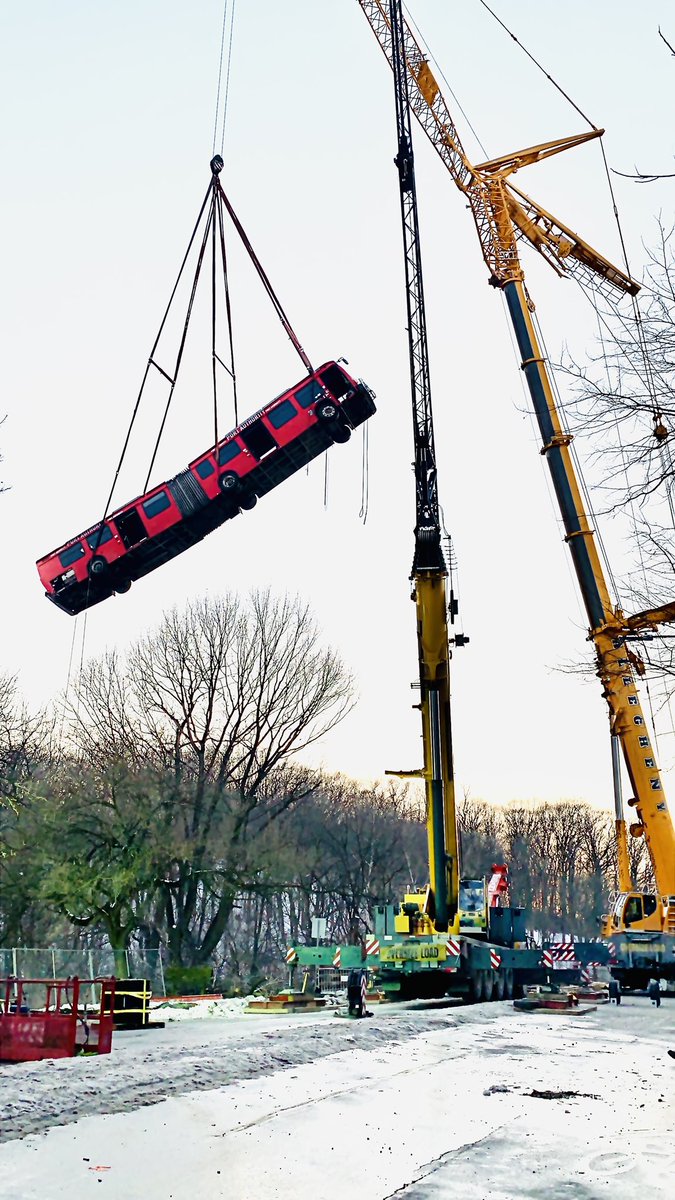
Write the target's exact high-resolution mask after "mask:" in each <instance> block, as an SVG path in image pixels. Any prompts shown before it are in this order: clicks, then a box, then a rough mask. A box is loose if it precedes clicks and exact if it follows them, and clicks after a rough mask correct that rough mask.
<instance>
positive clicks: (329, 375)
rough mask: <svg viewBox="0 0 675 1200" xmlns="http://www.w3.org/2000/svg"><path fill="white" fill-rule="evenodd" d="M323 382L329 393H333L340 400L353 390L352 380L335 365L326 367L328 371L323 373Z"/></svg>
mask: <svg viewBox="0 0 675 1200" xmlns="http://www.w3.org/2000/svg"><path fill="white" fill-rule="evenodd" d="M321 382H322V383H324V384H325V385H326V387H327V388H328V391H329V392H332V393H333V395H334V396H335V397H336V399H338V400H339V399H340V398H341V397H342V396H344V394H345V392H350V391H351V390H352V384H351V382H350V380H349V379H348V378H347V376H346V375H345V373H344V371H341V370H340V368H339V367H338V366H336V365H335V363H333V365H332V366H330V367H326V370H325V371H322V372H321Z"/></svg>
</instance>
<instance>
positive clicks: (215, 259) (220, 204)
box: [96, 154, 313, 549]
mask: <svg viewBox="0 0 675 1200" xmlns="http://www.w3.org/2000/svg"><path fill="white" fill-rule="evenodd" d="M223 165H224V164H223V159H222V158H221V156H220V155H219V154H216V155H214V157H213V158H212V159H211V181H210V183H209V187H208V190H207V192H206V195H205V197H204V200H203V202H202V205H201V208H200V210H199V215H198V217H197V220H196V222H195V226H194V229H193V231H192V234H191V237H190V240H189V242H188V247H187V250H186V251H185V255H184V256H183V261H182V263H181V266H180V270H179V272H178V276H177V279H176V282H175V284H174V286H173V289H172V291H171V295H170V298H169V303H168V304H167V306H166V310H165V312H164V315H163V317H162V320H161V323H160V326H159V330H158V332H157V336H156V337H155V340H154V342H153V346H152V350H151V351H150V356H149V358H148V361H147V364H146V367H145V371H144V374H143V379H142V381H141V386H140V389H139V392H138V396H137V398H136V403H135V405H134V409H133V412H132V414H131V420H130V422H129V428H128V429H127V433H126V436H125V439H124V444H123V446H122V453H121V455H120V459H119V462H118V464H117V468H116V470H115V474H114V477H113V481H112V486H111V488H110V492H109V494H108V499H107V501H106V506H105V512H104V514H103V518H102V520H101V525H100V529H99V533H98V537H99V539H100V538H101V537H102V536H103V526H104V523H105V520H106V518H107V516H108V513H109V512H110V507H111V504H112V498H113V494H114V491H115V487H116V485H117V481H118V479H119V475H120V471H121V469H122V465H123V463H124V459H125V457H126V454H127V451H128V448H129V442H130V439H131V434H132V430H133V427H134V424H135V422H136V418H137V416H138V412H139V408H140V404H141V400H142V397H143V393H144V391H145V386H146V384H147V381H148V377H149V374H150V368H151V367H154V368H155V370H156V371H158V372H159V374H160V375H162V376H163V377H164V378H165V379H166V380H167V382H168V383H169V395H168V398H167V401H166V404H165V406H164V412H163V414H162V418H161V422H160V426H159V431H158V434H157V438H156V441H155V445H154V448H153V451H152V456H151V459H150V465H149V467H148V471H147V475H146V478H145V483H144V486H143V491H144V492H147V490H148V485H149V482H150V476H151V474H152V470H153V467H154V465H155V461H156V458H157V453H158V450H159V445H160V442H161V439H162V435H163V433H164V429H165V427H166V422H167V418H168V415H169V409H170V407H171V402H172V400H173V397H174V393H175V390H176V383H177V381H178V374H179V371H180V366H181V362H182V359H183V352H184V350H185V343H186V339H187V334H188V328H189V325H190V318H191V316H192V310H193V306H194V301H195V295H196V292H197V285H198V283H199V277H200V275H201V271H202V267H203V265H204V259H205V256H206V250H207V247H208V245H209V239H210V241H211V292H212V296H211V359H212V381H213V421H214V445H217V443H218V386H217V370H216V364H219V365H220V366H221V367H223V369H224V370H225V371H226V373H227V374H228V375H229V377H230V379H231V382H232V390H233V399H234V419H235V425H236V424H238V421H239V413H238V400H237V376H236V370H235V361H234V337H233V327H232V305H231V298H230V286H229V275H228V266H227V252H226V245H225V230H224V221H223V208H225V209H226V210H227V212H228V214H229V217H230V219H231V221H232V224H233V225H234V227H235V229H236V231H237V233H238V234H239V237H240V238H241V241H242V243H243V246H244V249H245V250H246V252H247V254H248V256H249V258H250V259H251V262H252V263H253V266H254V267H255V270H256V271H257V273H258V276H259V278H260V281H261V283H262V285H263V287H264V289H265V291H266V292H267V295H268V296H269V298H270V300H271V302H272V306H273V308H274V311H275V312H276V314H277V316H278V318H279V320H280V322H281V324H282V326H283V328H284V329H285V331H286V333H287V335H288V337H289V339H290V341H291V342H292V344H293V347H294V349H295V351H296V353H297V354H298V356H299V358H300V360H301V361H302V364H303V366H304V368H305V370H306V371H307V373H308V374H312V372H313V367H312V364H311V362H310V360H309V358H308V356H307V354H306V353H305V351H304V349H303V347H302V345H301V343H300V341H299V339H298V337H297V334H296V333H295V331H294V329H293V327H292V325H291V323H290V321H289V320H288V317H287V316H286V313H285V311H284V309H283V307H282V304H281V301H280V300H279V297H278V296H277V294H276V292H275V291H274V288H273V287H272V284H271V282H270V280H269V278H268V276H267V274H266V273H265V270H264V268H263V266H262V263H261V262H260V260H259V258H258V257H257V255H256V253H255V251H254V249H253V246H252V245H251V242H250V240H249V238H248V237H247V235H246V232H245V230H244V228H243V226H242V224H241V221H240V220H239V218H238V217H237V214H236V213H235V211H234V209H233V207H232V205H231V203H230V201H229V199H228V197H227V196H226V194H225V192H224V191H223V188H222V185H221V183H220V178H219V176H220V172H221V171H222V169H223ZM205 214H206V220H205V221H204V216H205ZM203 221H204V224H203V228H202V222H203ZM200 228H202V232H201V238H200V239H199V241H198V235H199V231H200ZM197 241H198V246H199V248H198V252H197V261H196V266H195V269H194V273H193V277H192V284H191V288H190V296H189V300H188V305H187V312H186V315H185V320H184V322H183V329H182V333H181V337H180V342H179V346H178V351H177V354H176V359H175V363H174V366H173V370H172V371H170V372H169V371H166V370H165V369H164V368H163V367H162V366H161V365H160V363H159V362H158V361H157V358H156V355H157V349H158V345H159V341H160V338H161V336H162V333H163V331H164V328H165V326H166V322H167V319H168V316H169V313H170V311H171V308H172V305H173V303H174V300H175V297H176V293H177V291H178V287H179V284H180V282H181V279H182V277H183V275H184V273H185V270H186V267H187V263H188V259H189V257H190V254H191V251H192V249H193V247H194V245H195V243H196V242H197ZM219 265H220V272H221V274H222V286H223V295H224V302H225V315H226V320H227V328H228V347H229V357H230V363H229V366H228V364H227V363H226V362H224V361H223V359H222V358H221V356H220V355H219V354H218V352H217V349H216V344H217V316H218V300H217V296H218V266H219ZM96 549H98V546H96Z"/></svg>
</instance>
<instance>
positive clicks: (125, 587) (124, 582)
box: [115, 579, 131, 596]
mask: <svg viewBox="0 0 675 1200" xmlns="http://www.w3.org/2000/svg"><path fill="white" fill-rule="evenodd" d="M130 587H131V580H130V579H118V580H117V583H116V584H115V595H117V596H123V595H124V593H125V592H128V591H129V588H130Z"/></svg>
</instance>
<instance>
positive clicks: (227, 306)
mask: <svg viewBox="0 0 675 1200" xmlns="http://www.w3.org/2000/svg"><path fill="white" fill-rule="evenodd" d="M218 232H219V234H220V253H221V257H222V261H223V286H224V288H225V312H226V315H227V330H228V336H229V344H230V366H229V367H226V366H225V363H224V362H223V361H222V359H218V361H219V363H220V364H221V366H222V367H225V370H226V371H228V372H229V375H230V377H231V379H232V400H233V405H234V424H235V427H236V426H237V425H238V424H239V400H238V396H237V372H236V370H235V365H234V332H233V329H232V307H231V304H230V277H229V273H228V270H227V252H226V250H225V229H224V225H223V206H222V204H219V205H218ZM217 440H218V439H217V438H216V441H217Z"/></svg>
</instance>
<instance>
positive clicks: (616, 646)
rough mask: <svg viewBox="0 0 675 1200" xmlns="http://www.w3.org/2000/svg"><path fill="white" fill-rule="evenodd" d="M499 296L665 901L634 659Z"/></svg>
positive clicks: (537, 379) (553, 420)
mask: <svg viewBox="0 0 675 1200" xmlns="http://www.w3.org/2000/svg"><path fill="white" fill-rule="evenodd" d="M503 290H504V295H505V298H506V302H507V305H508V309H509V314H510V316H511V320H512V322H513V327H514V331H515V335H516V341H517V343H518V349H519V351H520V356H521V361H522V367H523V371H524V373H525V377H526V381H527V385H528V389H529V392H530V396H531V399H532V404H533V407H534V412H535V416H536V419H537V424H538V426H539V432H540V434H541V438H542V443H543V444H542V453H543V454H544V455H545V457H546V460H547V462H548V466H549V470H550V473H551V479H552V482H553V487H554V490H555V493H556V498H557V501H558V506H559V508H560V512H561V516H562V520H563V526H564V529H565V540H566V542H567V544H568V546H569V548H570V553H571V555H572V561H573V563H574V568H575V572H576V576H577V580H578V582H579V590H580V592H581V595H582V599H583V601H584V605H585V608H586V613H587V616H588V622H589V626H590V638H591V640H592V642H593V644H594V647H595V652H596V659H597V674H598V676H599V678H600V680H601V682H602V685H603V694H604V696H605V699H606V700H607V704H608V706H609V710H610V726H611V731H612V733H613V734H616V735H617V736H618V738H619V740H620V742H621V747H622V750H623V756H624V761H625V763H626V768H627V771H628V775H629V778H630V782H631V786H632V788H633V797H632V799H633V807H635V810H636V814H637V817H638V820H637V821H636V822H634V823H633V825H631V827H630V831H631V833H632V834H633V835H634V836H641V835H644V837H645V839H646V841H647V845H648V847H649V852H650V856H651V859H652V863H653V866H654V876H655V879H656V886H657V889H658V891H659V893H660V894H661V895H662V896H665V895H671V894H673V892H674V891H675V829H673V824H672V821H671V818H670V814H669V812H668V806H667V803H666V798H665V795H664V791H663V785H662V782H661V776H660V772H659V769H658V766H657V764H656V758H655V755H654V749H653V746H652V743H651V738H650V735H649V731H648V728H647V723H646V721H645V717H644V713H643V711H642V705H641V703H640V697H639V694H638V690H637V683H636V679H635V673H636V671H635V665H636V658H635V655H633V654H632V653H631V652H630V651H629V649H628V646H627V642H626V635H627V632H628V630H627V628H626V622H625V621H624V619H623V616H622V614H621V613H620V612H618V611H617V610H615V609H614V607H613V605H612V602H611V599H610V595H609V590H608V588H607V583H606V581H605V576H604V572H603V569H602V563H601V561H600V556H599V554H598V549H597V545H596V542H595V536H594V533H593V530H592V528H591V526H590V524H589V521H588V517H587V515H586V512H585V508H584V504H583V499H582V495H581V490H580V487H579V483H578V480H577V475H576V471H575V467H574V461H573V459H572V455H571V451H570V443H571V441H572V438H571V436H570V435H569V434H567V433H565V432H564V431H563V429H562V426H561V423H560V417H559V414H558V408H557V405H556V400H555V393H554V391H553V388H552V386H551V380H550V378H549V373H548V367H547V363H546V360H545V358H544V356H543V354H542V351H541V349H540V347H539V343H538V340H537V335H536V330H535V327H534V322H533V320H532V315H531V313H530V310H529V307H528V304H527V299H526V295H525V287H524V284H523V283H521V282H518V283H507V284H506V286H505V287H504V289H503Z"/></svg>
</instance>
